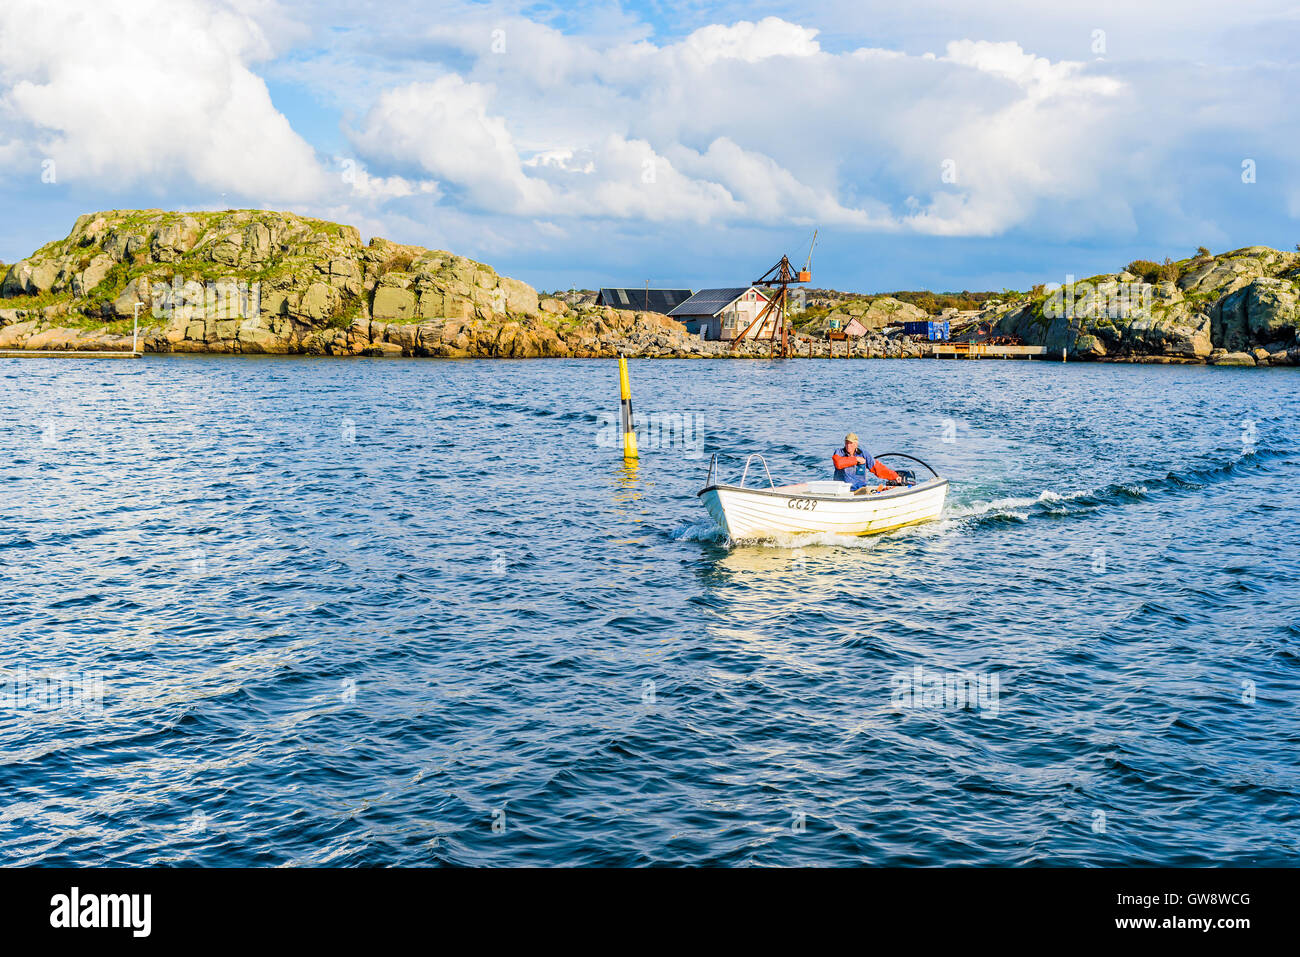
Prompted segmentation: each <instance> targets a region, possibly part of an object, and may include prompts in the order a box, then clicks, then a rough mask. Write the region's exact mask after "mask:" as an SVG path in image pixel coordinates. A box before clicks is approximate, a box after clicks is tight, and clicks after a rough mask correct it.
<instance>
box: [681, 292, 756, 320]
mask: <svg viewBox="0 0 1300 957" xmlns="http://www.w3.org/2000/svg"><path fill="white" fill-rule="evenodd" d="M748 291H749V287H748V286H736V287H734V288H729V289H701V290H700V291H699V292H697V293H696V294H695V295H693V296H691V297H690V298H689V299H687V300H686V301H685V302H683V303H681V304H680V305H679V306H677V307H676V308H675V309H673V310H672V312H670V313H669V315H670V316H677V315H681V316H712V315H714V314H716V313H718V312H720V311H721V310H723V309H725V308H726V307H727V306H729V305H730V304H731V303H732V302H734V301H735V300H736V299H739V298H740V297H741V296H742V295H744V294H745V293H746V292H748Z"/></svg>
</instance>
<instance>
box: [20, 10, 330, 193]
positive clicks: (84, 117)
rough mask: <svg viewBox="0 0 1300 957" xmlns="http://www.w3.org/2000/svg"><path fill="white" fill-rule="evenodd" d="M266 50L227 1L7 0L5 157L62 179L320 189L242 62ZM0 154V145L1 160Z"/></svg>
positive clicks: (310, 159)
mask: <svg viewBox="0 0 1300 957" xmlns="http://www.w3.org/2000/svg"><path fill="white" fill-rule="evenodd" d="M271 53H272V49H271V46H270V44H269V43H268V41H267V39H266V36H265V35H264V34H263V33H262V31H261V29H260V27H259V26H258V25H257V23H256V22H255V21H254V20H252V19H251V18H250V17H249V16H248V15H247V14H245V13H243V12H241V10H240V9H239V8H237V7H235V6H229V5H224V4H218V3H209V2H200V0H167V2H164V0H134V2H132V3H129V4H120V3H119V4H110V3H105V2H96V0H63V2H60V3H58V4H52V3H48V2H42V0H6V2H5V4H4V5H3V7H0V103H2V104H3V107H2V109H3V115H4V117H5V122H6V125H7V126H9V127H10V130H9V132H10V135H11V136H12V137H13V139H14V140H16V141H17V142H18V143H20V144H21V146H20V147H18V146H15V145H14V143H12V142H11V144H10V147H9V150H8V151H7V153H8V165H9V166H10V167H11V168H12V167H13V166H14V165H16V164H20V163H21V164H33V163H39V160H40V159H41V158H44V157H48V158H50V159H53V160H54V161H55V163H56V169H57V172H58V176H59V178H60V180H61V181H64V182H68V181H72V182H77V181H81V182H99V183H109V184H114V185H115V186H117V187H121V186H125V185H129V184H131V183H139V182H144V183H149V184H160V183H163V182H166V181H168V180H173V179H185V180H190V181H193V182H194V183H196V184H198V185H199V186H201V187H205V188H207V189H211V190H213V191H221V192H229V193H233V194H237V195H241V196H246V197H252V198H256V199H262V200H266V201H293V200H301V199H305V198H307V197H311V196H315V195H318V194H319V193H320V192H321V191H322V190H323V189H325V188H326V185H327V178H326V173H325V172H324V170H323V169H322V168H321V167H320V165H319V163H318V162H317V159H316V156H315V153H314V151H313V149H312V147H311V146H310V145H309V144H308V143H307V142H306V141H305V140H304V139H303V138H302V137H301V136H299V135H298V134H297V133H295V132H294V130H293V129H292V128H291V127H290V125H289V122H288V120H287V119H285V117H284V116H283V115H282V114H281V113H280V112H278V111H277V110H276V109H275V107H274V106H273V105H272V103H271V98H270V95H269V93H268V92H267V88H266V84H265V83H264V82H263V81H262V79H261V78H260V77H259V76H257V74H255V73H254V72H253V71H252V69H251V67H250V64H251V63H253V62H255V61H258V60H261V59H264V58H266V57H268V56H270V55H271ZM4 159H5V157H3V156H0V161H4Z"/></svg>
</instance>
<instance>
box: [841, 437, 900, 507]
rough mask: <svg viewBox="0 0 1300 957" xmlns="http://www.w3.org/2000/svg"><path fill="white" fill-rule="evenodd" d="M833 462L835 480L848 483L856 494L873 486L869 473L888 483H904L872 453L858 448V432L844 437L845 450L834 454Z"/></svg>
mask: <svg viewBox="0 0 1300 957" xmlns="http://www.w3.org/2000/svg"><path fill="white" fill-rule="evenodd" d="M831 460H832V461H833V462H834V463H835V478H836V479H838V480H839V481H841V482H848V483H849V484H850V485H851V486H852V487H853V491H855V492H856V491H857V490H858V489H860V488H866V487H867V486H868V485H870V484H871V483H870V482H869V481H868V480H867V473H868V472H870V473H871V474H872V475H874V476H875V477H876V478H878V479H884V480H885V481H886V482H890V483H894V484H897V483H901V482H902V481H903V480H902V478H901V477H900V476H899V474H898V473H897V472H895V471H894V470H893V469H891V468H890V467H889V466H888V465H886V464H885V463H884V462H877V461H876V460H875V459H873V458H872V457H871V455H870V453H868V452H866V451H865V450H863V449H860V448H858V435H857V433H856V432H850V433H849V434H848V435H846V436H844V448H842V449H840V450H839V451H838V452H836V453H835V454H833V455H832V456H831ZM881 487H882V488H883V487H884V486H881Z"/></svg>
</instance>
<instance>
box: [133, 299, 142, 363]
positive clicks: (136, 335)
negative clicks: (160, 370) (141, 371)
mask: <svg viewBox="0 0 1300 957" xmlns="http://www.w3.org/2000/svg"><path fill="white" fill-rule="evenodd" d="M143 305H144V303H142V302H137V303H136V304H135V318H134V319H133V320H132V322H131V352H132V354H134V353H135V352H136V343H137V342H138V341H139V339H140V307H141V306H143Z"/></svg>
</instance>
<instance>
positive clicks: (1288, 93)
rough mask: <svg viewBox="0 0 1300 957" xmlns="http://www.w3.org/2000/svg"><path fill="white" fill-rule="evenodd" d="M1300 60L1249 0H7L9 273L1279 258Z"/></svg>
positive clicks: (908, 273) (1077, 268) (1047, 270)
mask: <svg viewBox="0 0 1300 957" xmlns="http://www.w3.org/2000/svg"><path fill="white" fill-rule="evenodd" d="M1044 7H1048V8H1047V9H1044ZM1297 40H1300V8H1296V7H1295V6H1294V5H1293V4H1287V3H1280V2H1254V0H1245V2H1239V3H1234V4H1232V5H1223V4H1218V3H1208V2H1200V0H1186V2H1181V3H1176V4H1175V3H1163V2H1159V3H1150V4H1141V5H1135V4H1132V3H1116V2H1110V0H1097V2H1090V3H1074V2H1070V0H1066V2H1062V3H1057V4H1052V5H1050V6H1048V5H1043V4H1039V3H1029V2H1020V0H1006V2H1002V3H994V4H978V5H976V4H970V3H966V2H958V0H916V2H909V3H906V4H899V3H896V2H895V3H890V4H879V3H862V2H848V0H831V2H825V3H814V4H794V3H788V4H787V3H758V4H753V3H747V4H743V5H742V4H730V3H673V4H668V3H658V2H654V3H642V4H624V5H621V6H620V5H618V4H609V3H590V4H563V5H562V4H524V3H517V4H516V3H505V4H500V3H464V2H447V3H414V2H406V0H394V2H391V3H385V4H358V3H356V2H342V0H312V2H304V3H297V4H290V3H269V2H260V0H168V2H164V0H117V2H111V0H110V2H106V0H97V2H89V0H84V2H83V0H60V2H55V3H48V2H36V0H6V3H5V5H4V7H3V9H0V199H3V202H4V206H5V210H6V213H7V215H6V216H5V217H4V218H3V220H2V221H0V259H3V260H4V261H6V262H13V261H15V260H17V259H19V258H21V257H22V256H24V255H27V254H28V253H30V252H32V251H33V250H35V249H36V248H37V247H38V246H40V245H42V244H43V243H45V242H47V241H49V240H50V239H54V238H59V237H61V236H63V235H65V234H66V233H67V231H68V229H69V228H70V226H71V224H72V221H73V220H74V219H75V218H76V216H77V215H79V214H80V213H82V212H86V211H91V210H100V209H115V208H136V207H164V208H174V209H222V208H227V207H267V208H278V209H288V210H293V211H297V212H302V213H305V214H308V215H315V216H322V217H325V218H329V219H335V220H338V221H342V222H348V223H352V224H354V225H356V226H358V227H359V228H360V229H361V231H362V233H363V235H365V236H372V235H381V236H385V237H387V238H391V239H396V240H398V241H402V242H410V243H418V244H420V245H425V246H431V247H437V248H444V249H451V250H453V251H455V252H458V253H461V254H463V255H466V256H470V257H472V258H475V259H479V260H482V261H484V262H488V263H490V264H492V265H493V266H495V267H496V268H497V269H498V270H500V271H502V272H504V273H506V274H508V275H512V276H516V277H518V278H521V279H524V280H525V281H528V282H530V283H532V284H534V285H536V286H538V287H539V288H544V289H553V288H567V287H569V286H571V285H578V286H588V287H594V286H599V285H611V284H615V285H640V284H641V283H643V282H645V281H646V280H649V281H650V282H651V283H653V284H656V285H672V286H690V287H693V288H699V287H702V286H707V285H735V284H737V283H743V282H747V281H749V280H751V279H753V278H756V277H757V276H758V275H759V274H761V273H762V272H764V271H765V270H766V269H767V268H768V266H770V265H771V264H772V263H773V262H774V261H775V260H776V259H778V258H779V257H780V256H781V254H782V253H789V254H790V256H791V257H792V258H794V259H798V260H802V258H803V257H804V256H805V255H806V253H807V246H808V240H809V238H810V236H811V233H812V230H813V228H814V227H818V228H820V230H821V233H820V237H819V240H818V245H817V251H816V254H815V258H814V264H813V265H814V285H817V286H833V287H836V288H841V289H851V290H859V291H878V290H890V289H900V288H909V289H915V288H930V289H939V290H949V289H963V288H965V289H1002V288H1006V287H1010V288H1025V287H1027V286H1029V285H1032V284H1033V283H1036V282H1052V281H1061V280H1063V279H1064V278H1065V275H1066V274H1067V273H1073V274H1075V275H1077V276H1085V275H1090V274H1094V273H1098V272H1103V271H1110V270H1114V269H1116V268H1118V267H1120V266H1122V265H1123V264H1124V263H1127V262H1128V261H1130V260H1132V259H1134V258H1139V257H1141V258H1150V259H1161V258H1163V257H1164V256H1172V257H1174V258H1180V257H1183V256H1187V255H1189V254H1191V253H1192V251H1193V250H1194V249H1195V248H1196V247H1197V246H1198V245H1202V244H1204V245H1206V246H1208V247H1210V248H1211V249H1212V250H1214V251H1216V252H1218V251H1223V250H1226V249H1232V248H1236V247H1239V246H1245V245H1253V244H1263V245H1272V246H1277V247H1280V248H1284V249H1291V248H1293V246H1294V245H1295V244H1296V243H1297V242H1300V150H1297V145H1298V144H1297V129H1300V125H1298V123H1297V121H1298V120H1300V102H1298V101H1300V98H1297V97H1296V95H1295V90H1296V89H1300V82H1297V80H1300V75H1298V74H1300V69H1298V66H1297V54H1296V51H1297V49H1300V46H1298V45H1297Z"/></svg>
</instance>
